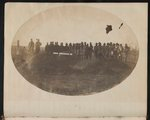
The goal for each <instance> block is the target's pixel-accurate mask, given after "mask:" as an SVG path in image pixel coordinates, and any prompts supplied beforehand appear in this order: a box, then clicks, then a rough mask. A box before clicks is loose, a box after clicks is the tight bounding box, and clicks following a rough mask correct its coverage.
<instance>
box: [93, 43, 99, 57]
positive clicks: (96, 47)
mask: <svg viewBox="0 0 150 120" xmlns="http://www.w3.org/2000/svg"><path fill="white" fill-rule="evenodd" d="M94 55H95V57H96V58H98V43H96V44H95V46H94Z"/></svg>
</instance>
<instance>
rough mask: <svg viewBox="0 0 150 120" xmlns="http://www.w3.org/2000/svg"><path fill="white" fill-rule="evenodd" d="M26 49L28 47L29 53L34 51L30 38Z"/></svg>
mask: <svg viewBox="0 0 150 120" xmlns="http://www.w3.org/2000/svg"><path fill="white" fill-rule="evenodd" d="M28 49H29V53H30V54H32V53H34V42H33V40H32V39H31V41H30V42H29V44H28Z"/></svg>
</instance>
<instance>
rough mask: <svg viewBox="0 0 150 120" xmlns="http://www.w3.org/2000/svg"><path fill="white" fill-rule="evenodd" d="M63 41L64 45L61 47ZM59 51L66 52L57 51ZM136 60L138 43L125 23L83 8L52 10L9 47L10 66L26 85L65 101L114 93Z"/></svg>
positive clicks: (23, 30)
mask: <svg viewBox="0 0 150 120" xmlns="http://www.w3.org/2000/svg"><path fill="white" fill-rule="evenodd" d="M123 23H124V24H123ZM36 36H38V37H36ZM35 38H36V40H35ZM30 39H32V40H31V41H32V42H30ZM37 40H39V42H37ZM61 41H64V42H63V43H64V44H65V43H66V44H67V45H62V46H61V44H63V43H60V42H61ZM45 42H48V43H47V47H48V49H51V50H48V51H47V49H46V46H45V45H46V44H45ZM53 42H55V44H56V45H53V44H54V43H53ZM57 42H59V44H58V43H57ZM90 42H91V43H90ZM30 43H31V44H33V47H32V45H30ZM38 43H39V44H40V45H39V47H38V49H36V48H37V47H36V46H38ZM84 43H85V44H84ZM34 44H35V45H34ZM36 44H37V45H36ZM49 44H50V45H49ZM125 44H127V46H126V45H125ZM73 45H74V46H73ZM87 45H89V47H90V46H91V47H92V49H91V51H89V50H86V49H89V48H88V46H87ZM44 46H45V48H44ZM51 46H54V47H57V46H58V47H57V48H52V47H51ZM59 47H60V48H59ZM61 47H64V49H66V48H67V47H68V50H65V51H60V49H63V48H61ZM96 47H97V48H96ZM127 47H128V48H129V50H127ZM52 49H53V50H52ZM54 49H57V50H54ZM96 49H97V50H96ZM37 52H38V53H37ZM54 52H56V53H58V54H54ZM59 52H60V53H62V54H59ZM63 53H68V54H69V55H63ZM138 54H139V52H138V45H137V40H136V37H135V35H134V33H133V32H132V30H131V29H130V27H128V25H127V24H126V23H125V22H124V21H122V20H120V19H119V18H118V17H117V16H114V15H112V14H110V13H107V12H105V11H103V10H98V9H96V8H93V7H87V6H63V7H56V8H53V9H49V10H47V11H45V12H43V13H40V14H38V15H37V16H35V17H33V18H31V19H30V20H29V21H27V23H25V24H24V25H23V26H22V27H21V28H20V29H19V30H18V32H17V33H16V36H15V38H14V41H13V45H12V59H13V62H14V64H15V66H16V68H17V70H18V71H19V72H20V73H21V74H22V76H23V77H24V78H25V79H26V80H28V81H29V82H30V83H32V84H34V85H35V86H37V87H39V88H41V89H43V90H45V91H48V92H54V93H58V94H63V95H86V94H92V93H97V92H101V91H104V90H107V89H110V88H112V87H114V86H115V85H117V84H119V83H121V82H122V81H123V80H124V79H125V78H126V77H128V75H130V73H131V72H132V70H133V69H134V67H135V65H136V63H137V60H138Z"/></svg>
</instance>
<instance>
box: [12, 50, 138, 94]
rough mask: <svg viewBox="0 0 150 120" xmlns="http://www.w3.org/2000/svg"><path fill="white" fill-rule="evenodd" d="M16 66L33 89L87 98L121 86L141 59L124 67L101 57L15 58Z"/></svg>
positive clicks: (42, 53)
mask: <svg viewBox="0 0 150 120" xmlns="http://www.w3.org/2000/svg"><path fill="white" fill-rule="evenodd" d="M12 58H13V61H14V64H15V66H16V68H17V69H18V71H19V72H20V73H21V74H22V76H23V77H24V78H25V79H26V80H28V81H29V82H30V83H32V84H33V85H35V86H37V87H39V88H41V89H43V90H45V91H48V92H53V93H57V94H63V95H87V94H93V93H97V92H101V91H104V90H108V89H110V88H112V87H114V86H115V85H117V84H119V83H121V82H122V81H123V80H124V79H125V78H126V77H128V75H129V74H130V73H131V72H132V70H133V69H134V67H135V65H136V62H137V59H136V60H135V61H133V62H128V63H123V62H121V61H119V60H115V59H105V58H103V57H101V58H100V59H96V58H95V57H94V56H93V57H92V59H91V60H81V59H80V58H79V57H78V56H74V55H70V56H64V55H61V56H58V55H47V54H46V53H44V52H41V53H39V54H38V55H33V56H28V55H27V54H26V55H17V56H16V55H14V54H12Z"/></svg>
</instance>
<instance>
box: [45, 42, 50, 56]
mask: <svg viewBox="0 0 150 120" xmlns="http://www.w3.org/2000/svg"><path fill="white" fill-rule="evenodd" d="M48 47H49V45H48V43H47V44H46V46H45V52H46V54H48V53H49V48H48Z"/></svg>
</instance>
